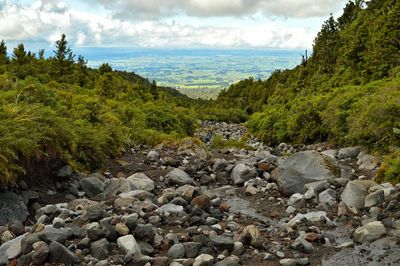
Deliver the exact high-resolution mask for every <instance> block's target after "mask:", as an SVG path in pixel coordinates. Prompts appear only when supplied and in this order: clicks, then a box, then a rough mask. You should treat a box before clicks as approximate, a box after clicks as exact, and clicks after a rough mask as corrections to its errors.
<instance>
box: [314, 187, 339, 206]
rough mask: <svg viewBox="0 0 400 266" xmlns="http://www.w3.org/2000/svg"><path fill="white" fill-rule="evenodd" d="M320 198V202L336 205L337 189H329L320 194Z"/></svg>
mask: <svg viewBox="0 0 400 266" xmlns="http://www.w3.org/2000/svg"><path fill="white" fill-rule="evenodd" d="M318 200H319V202H320V203H323V204H326V205H328V206H335V205H336V203H337V202H336V191H335V190H333V189H327V190H325V191H323V192H321V193H320V194H319V195H318Z"/></svg>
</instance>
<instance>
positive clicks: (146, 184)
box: [127, 173, 154, 191]
mask: <svg viewBox="0 0 400 266" xmlns="http://www.w3.org/2000/svg"><path fill="white" fill-rule="evenodd" d="M127 180H128V181H129V182H130V184H131V187H132V189H135V190H145V191H152V190H153V189H154V181H153V180H151V179H150V178H149V177H148V176H147V175H145V174H144V173H136V174H133V175H131V176H129V177H128V178H127Z"/></svg>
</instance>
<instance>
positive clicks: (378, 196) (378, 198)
mask: <svg viewBox="0 0 400 266" xmlns="http://www.w3.org/2000/svg"><path fill="white" fill-rule="evenodd" d="M384 201H385V192H384V191H383V190H378V191H376V192H374V193H371V194H369V195H368V196H366V197H365V207H367V208H369V207H373V206H376V205H379V204H381V203H382V202H384Z"/></svg>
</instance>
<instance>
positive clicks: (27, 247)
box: [21, 234, 40, 254]
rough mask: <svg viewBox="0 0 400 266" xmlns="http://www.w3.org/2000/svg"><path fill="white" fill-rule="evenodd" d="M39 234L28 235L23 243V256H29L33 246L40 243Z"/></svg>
mask: <svg viewBox="0 0 400 266" xmlns="http://www.w3.org/2000/svg"><path fill="white" fill-rule="evenodd" d="M39 241H40V239H39V236H38V234H28V235H27V236H25V237H24V238H23V239H22V241H21V252H22V254H28V253H29V252H31V251H32V246H33V244H34V243H35V242H39Z"/></svg>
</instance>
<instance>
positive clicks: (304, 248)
mask: <svg viewBox="0 0 400 266" xmlns="http://www.w3.org/2000/svg"><path fill="white" fill-rule="evenodd" d="M292 247H293V248H294V249H297V250H299V251H301V252H304V253H311V252H312V251H313V250H314V247H313V245H312V244H311V243H310V242H308V241H307V240H305V239H303V238H302V237H298V238H296V240H295V242H294V243H293V245H292Z"/></svg>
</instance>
